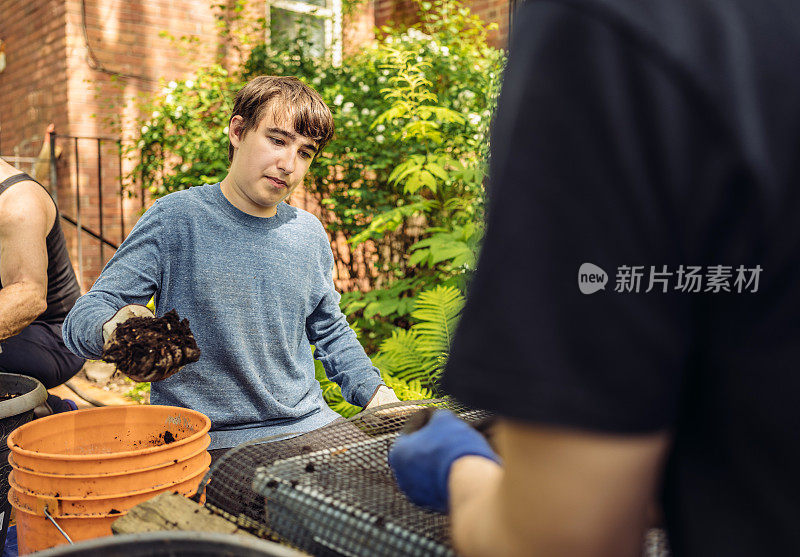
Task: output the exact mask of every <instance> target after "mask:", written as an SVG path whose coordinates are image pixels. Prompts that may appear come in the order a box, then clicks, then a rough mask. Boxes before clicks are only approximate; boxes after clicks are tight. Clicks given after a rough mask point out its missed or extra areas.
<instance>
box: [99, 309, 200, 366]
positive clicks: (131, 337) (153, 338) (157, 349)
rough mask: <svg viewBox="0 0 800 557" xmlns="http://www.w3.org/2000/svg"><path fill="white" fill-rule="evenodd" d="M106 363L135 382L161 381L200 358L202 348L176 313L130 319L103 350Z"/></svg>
mask: <svg viewBox="0 0 800 557" xmlns="http://www.w3.org/2000/svg"><path fill="white" fill-rule="evenodd" d="M102 358H103V360H105V361H106V362H109V363H112V364H116V365H117V369H118V370H119V371H121V372H122V373H124V374H125V375H127V376H128V377H130V378H131V379H133V380H134V381H151V382H152V381H161V380H162V379H166V378H167V377H169V376H171V375H173V374H175V373H177V372H178V370H180V369H181V367H183V366H185V365H186V364H189V363H192V362H196V361H197V360H199V359H200V349H199V348H198V347H197V342H195V340H194V335H192V331H191V329H190V328H189V320H188V319H184V320H183V321H181V319H180V317H178V314H177V313H176V312H175V310H174V309H173V310H170V311H168V312H167V313H165V314H164V317H156V318H153V317H131V318H130V319H128V320H127V321H125V322H123V323H121V324H120V325H119V326H118V327H117V328H116V329H115V330H114V333H113V334H112V335H111V338H110V339H109V340H108V343H106V345H105V347H104V348H103V355H102Z"/></svg>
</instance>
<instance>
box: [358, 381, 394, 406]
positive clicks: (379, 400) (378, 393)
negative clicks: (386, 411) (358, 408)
mask: <svg viewBox="0 0 800 557" xmlns="http://www.w3.org/2000/svg"><path fill="white" fill-rule="evenodd" d="M393 402H400V399H399V398H397V395H396V394H394V391H393V390H392V389H390V388H389V387H387V386H386V385H380V386H379V387H378V388H377V389H376V390H375V394H374V395H372V398H371V399H370V400H369V402H368V403H367V405H366V406H365V407H364V410H369V409H370V408H375V407H376V406H383V405H384V404H391V403H393Z"/></svg>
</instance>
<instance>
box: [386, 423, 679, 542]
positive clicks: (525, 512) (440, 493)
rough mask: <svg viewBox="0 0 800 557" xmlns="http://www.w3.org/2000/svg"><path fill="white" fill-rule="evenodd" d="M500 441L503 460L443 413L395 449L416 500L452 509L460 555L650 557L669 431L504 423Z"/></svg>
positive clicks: (399, 470)
mask: <svg viewBox="0 0 800 557" xmlns="http://www.w3.org/2000/svg"><path fill="white" fill-rule="evenodd" d="M425 411H426V410H423V412H425ZM492 435H493V438H494V441H495V442H496V446H497V448H498V450H499V452H500V455H501V456H502V463H501V460H500V457H499V456H498V455H497V454H495V452H494V451H493V450H492V448H491V447H490V446H489V443H488V442H487V440H486V439H485V438H484V437H483V435H482V434H481V433H479V432H478V431H477V430H475V429H473V428H472V427H471V426H469V425H468V424H467V423H466V422H464V421H462V420H461V419H459V418H458V417H457V416H455V415H454V414H453V413H452V412H449V411H446V410H436V411H435V412H434V413H433V415H432V416H431V417H430V419H429V421H428V422H427V423H426V425H425V426H424V427H422V428H420V429H419V430H418V431H415V432H414V433H410V434H401V435H400V436H399V437H398V439H397V440H396V442H395V443H394V445H393V446H392V448H391V450H390V451H389V464H390V466H391V468H392V471H393V472H394V474H395V478H396V480H397V483H398V486H399V487H400V489H401V490H402V491H403V492H404V493H405V494H406V495H407V496H408V498H409V499H410V500H411V501H412V502H414V503H415V504H417V505H420V506H422V507H426V508H429V509H432V510H435V511H438V512H449V513H450V518H451V527H452V533H453V542H454V544H455V546H456V548H457V549H458V551H459V555H464V556H466V557H472V556H476V557H478V556H483V555H486V556H495V555H502V556H516V555H547V556H554V557H558V556H561V555H563V556H569V557H584V556H587V557H589V556H591V557H603V556H608V557H617V556H626V555H631V556H634V555H638V554H639V553H640V552H641V547H642V541H643V539H644V537H643V535H644V530H645V527H646V526H648V518H649V513H648V511H649V509H650V507H651V505H652V503H653V501H654V500H655V491H656V487H657V485H658V482H659V476H660V472H661V463H662V461H663V458H664V454H665V452H666V450H667V446H668V443H669V439H668V436H667V434H666V433H653V434H649V435H636V436H633V435H630V436H622V435H609V434H597V433H585V432H579V431H576V430H571V429H566V428H559V427H552V426H535V425H530V424H524V423H521V422H516V421H511V420H505V419H501V420H499V422H498V423H497V424H496V425H495V426H494V427H493V428H492ZM501 464H502V465H501Z"/></svg>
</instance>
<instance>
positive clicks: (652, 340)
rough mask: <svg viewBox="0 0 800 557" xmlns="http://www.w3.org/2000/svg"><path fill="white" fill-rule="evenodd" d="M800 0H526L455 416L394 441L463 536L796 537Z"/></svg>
mask: <svg viewBox="0 0 800 557" xmlns="http://www.w3.org/2000/svg"><path fill="white" fill-rule="evenodd" d="M799 58H800V7H798V5H797V4H796V3H795V2H789V1H788V0H769V1H762V2H753V1H751V0H670V1H668V2H666V1H660V2H659V1H655V0H549V1H540V0H529V1H528V2H527V3H526V4H525V5H523V6H522V7H521V8H520V10H519V12H518V13H517V15H516V19H515V32H514V34H513V37H512V43H511V46H510V55H509V65H508V68H507V73H506V77H505V82H504V85H503V90H502V93H501V97H500V101H499V107H498V112H497V115H496V119H495V122H494V126H493V144H492V160H491V172H490V186H489V208H488V225H487V232H486V236H485V241H484V246H483V251H482V253H481V257H480V260H479V264H478V270H477V272H476V275H475V277H474V279H473V283H472V284H471V287H470V291H469V294H468V300H467V305H466V307H465V310H464V313H463V316H462V318H461V323H460V325H459V328H458V331H457V334H456V338H455V342H454V345H453V348H452V353H451V357H450V361H449V363H448V366H447V370H446V372H445V375H444V387H445V389H446V390H447V391H448V392H450V393H452V394H453V395H454V396H455V397H457V398H458V399H460V400H461V401H463V402H465V403H467V404H469V405H472V406H476V407H482V408H487V409H490V410H492V411H494V412H496V413H497V414H498V415H499V416H500V421H499V425H498V426H497V434H496V435H497V443H498V446H499V453H500V457H502V463H503V464H502V465H499V464H497V461H498V460H499V459H498V458H497V457H496V456H495V455H494V453H492V452H491V450H490V449H488V446H486V445H482V444H481V443H482V438H480V437H477V434H476V433H475V432H474V431H471V430H465V429H464V427H462V426H463V422H459V421H458V420H456V419H455V418H454V417H452V416H449V415H447V414H445V413H444V412H443V411H439V412H438V413H437V416H438V418H437V419H436V420H431V422H430V423H429V425H428V426H426V427H424V428H422V429H421V430H419V431H418V432H416V433H413V434H410V435H405V436H401V438H400V440H399V441H398V442H397V444H396V445H395V447H394V448H393V449H392V452H391V453H390V462H391V464H392V466H393V468H394V471H395V474H396V476H397V479H398V482H399V483H400V486H401V487H402V488H403V489H404V490H405V491H406V492H407V493H408V494H409V496H410V497H411V498H412V500H415V501H416V502H418V503H421V504H425V505H427V506H430V507H432V508H438V509H439V510H445V509H448V510H449V512H450V514H451V518H452V521H453V522H452V526H453V536H454V541H455V543H456V545H457V547H458V548H459V550H460V551H461V552H463V554H464V555H506V554H507V555H547V556H554V555H569V556H580V555H613V556H620V555H636V554H638V553H639V552H640V551H641V540H642V534H643V531H644V529H645V528H646V526H647V519H646V515H647V509H648V508H649V507H650V505H652V504H653V502H655V501H658V502H659V503H660V504H661V505H663V509H664V517H665V525H666V528H667V532H668V536H669V542H670V545H671V549H672V552H673V553H674V554H675V555H698V556H707V555H725V556H731V555H747V556H752V555H798V554H800V528H798V527H797V524H798V523H800V479H798V474H797V470H798V469H800V403H798V402H799V400H800V395H799V394H798V393H800V370H798V363H799V362H800V287H799V286H798V283H799V282H800V216H799V215H800V157H799V156H798V155H800V144H799V143H800V72H798V71H797V70H796V68H795V67H794V65H795V61H796V60H797V59H799Z"/></svg>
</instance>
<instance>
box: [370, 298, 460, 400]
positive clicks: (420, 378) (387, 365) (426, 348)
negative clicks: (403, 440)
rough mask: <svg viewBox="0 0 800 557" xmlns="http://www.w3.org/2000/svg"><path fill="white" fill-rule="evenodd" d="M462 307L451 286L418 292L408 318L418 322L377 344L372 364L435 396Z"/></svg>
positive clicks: (397, 330)
mask: <svg viewBox="0 0 800 557" xmlns="http://www.w3.org/2000/svg"><path fill="white" fill-rule="evenodd" d="M463 306H464V296H463V294H461V292H460V291H459V290H458V289H457V288H454V287H452V286H437V287H435V288H433V289H431V290H426V291H424V292H422V293H421V294H420V295H419V296H418V298H417V302H416V306H415V309H414V311H413V312H412V314H411V315H412V316H413V317H414V318H415V319H416V320H417V321H418V322H417V323H416V324H414V325H412V326H411V327H410V328H409V329H401V328H397V329H395V330H394V331H393V332H392V336H391V337H389V338H388V339H386V340H384V341H383V343H382V344H381V349H380V352H379V353H378V354H377V355H376V356H375V359H374V361H375V364H376V365H377V366H378V367H380V368H381V369H382V370H383V371H384V373H385V374H386V375H388V376H390V377H392V378H394V379H397V380H400V381H404V382H406V383H411V382H419V385H420V386H421V387H423V388H424V389H426V390H427V391H429V392H431V393H433V394H439V387H438V381H439V377H440V376H441V372H442V370H443V369H444V365H445V363H446V362H447V356H448V355H449V353H450V344H451V342H452V339H453V334H454V332H455V327H456V323H457V321H458V316H459V313H460V312H461V309H462V308H463Z"/></svg>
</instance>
